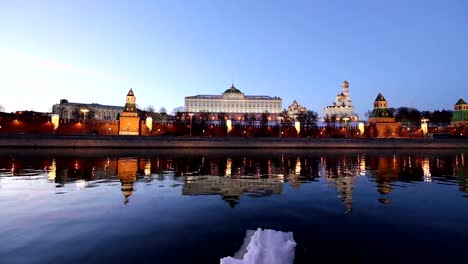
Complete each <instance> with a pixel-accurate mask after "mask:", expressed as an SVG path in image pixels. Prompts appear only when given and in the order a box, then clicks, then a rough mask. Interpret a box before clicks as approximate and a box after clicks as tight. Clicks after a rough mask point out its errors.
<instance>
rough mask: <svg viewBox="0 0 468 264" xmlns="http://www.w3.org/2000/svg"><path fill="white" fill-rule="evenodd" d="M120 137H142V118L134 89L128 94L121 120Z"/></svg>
mask: <svg viewBox="0 0 468 264" xmlns="http://www.w3.org/2000/svg"><path fill="white" fill-rule="evenodd" d="M119 135H129V136H138V135H140V117H139V116H138V111H137V107H136V97H135V94H134V93H133V89H132V88H130V91H128V93H127V97H126V101H125V106H124V109H123V112H122V113H121V114H120V118H119Z"/></svg>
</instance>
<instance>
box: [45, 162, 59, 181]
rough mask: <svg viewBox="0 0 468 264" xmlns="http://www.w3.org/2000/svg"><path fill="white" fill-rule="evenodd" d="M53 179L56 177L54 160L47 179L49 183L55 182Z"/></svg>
mask: <svg viewBox="0 0 468 264" xmlns="http://www.w3.org/2000/svg"><path fill="white" fill-rule="evenodd" d="M55 177H57V164H56V163H55V159H52V164H51V165H50V166H49V173H48V177H47V178H48V179H49V181H52V182H53V181H55Z"/></svg>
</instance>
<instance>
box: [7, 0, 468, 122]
mask: <svg viewBox="0 0 468 264" xmlns="http://www.w3.org/2000/svg"><path fill="white" fill-rule="evenodd" d="M467 13H468V1H466V0H445V1H440V0H438V1H433V0H413V1H408V0H392V1H375V0H353V1H349V0H342V1H338V0H327V1H326V0H323V1H318V0H317V1H310V0H304V1H299V0H255V1H252V0H231V1H227V0H184V1H183V0H167V1H158V0H148V1H135V0H134V1H118V0H79V1H78V0H77V1H63V0H57V1H52V0H50V1H49V0H41V1H37V0H31V1H23V0H0V91H1V94H2V95H1V96H0V105H3V106H4V107H5V108H6V111H8V112H12V111H17V110H34V111H50V110H51V108H52V105H53V104H55V103H58V102H59V100H60V99H68V100H69V101H71V102H83V103H100V104H109V105H122V106H123V105H124V104H125V96H126V94H127V92H128V90H129V89H130V88H133V90H134V92H135V95H136V100H137V104H138V105H139V106H140V107H141V108H145V107H147V106H148V105H153V106H154V107H155V109H159V108H160V107H165V108H166V109H167V110H168V111H169V112H170V111H171V110H172V109H173V108H175V107H178V106H183V105H184V97H185V96H191V95H197V94H221V93H222V92H223V91H224V90H226V89H227V88H229V87H230V86H231V83H232V82H233V83H234V84H235V86H236V87H237V88H238V89H240V90H241V91H242V92H244V93H245V94H246V95H270V96H279V97H281V98H282V99H283V108H287V107H288V105H289V104H291V103H292V101H293V100H297V101H298V102H299V103H300V104H301V105H303V106H305V107H307V108H308V109H310V110H314V111H317V112H318V113H319V114H320V115H321V114H322V109H323V107H325V106H327V105H330V104H331V103H332V102H333V101H334V100H335V96H336V95H337V94H338V93H340V92H341V83H342V82H343V81H344V80H347V81H349V83H350V92H351V98H352V100H353V102H354V104H355V108H356V111H357V112H358V114H359V115H360V116H361V117H364V113H365V112H367V111H368V110H370V109H372V107H373V106H372V104H373V101H374V99H375V97H376V96H377V94H378V93H379V92H382V94H383V95H384V96H385V97H386V99H387V100H388V103H389V106H391V107H400V106H408V107H416V108H417V109H419V110H435V109H452V108H453V105H454V104H455V102H456V101H457V100H458V99H459V98H460V97H461V96H462V97H464V98H465V99H468V89H467V88H468V84H467V81H466V80H465V79H466V77H468V63H467V61H468V48H467V47H468V15H467Z"/></svg>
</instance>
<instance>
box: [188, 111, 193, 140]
mask: <svg viewBox="0 0 468 264" xmlns="http://www.w3.org/2000/svg"><path fill="white" fill-rule="evenodd" d="M188 115H189V116H190V136H192V117H193V113H190V114H188Z"/></svg>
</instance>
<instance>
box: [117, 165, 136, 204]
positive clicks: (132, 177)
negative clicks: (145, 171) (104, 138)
mask: <svg viewBox="0 0 468 264" xmlns="http://www.w3.org/2000/svg"><path fill="white" fill-rule="evenodd" d="M138 163H139V159H136V158H119V159H118V160H117V177H119V179H120V183H121V184H122V188H121V190H122V194H123V196H124V202H123V203H124V204H128V202H129V198H130V196H131V195H132V194H133V184H134V183H135V181H136V180H137V172H138Z"/></svg>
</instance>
